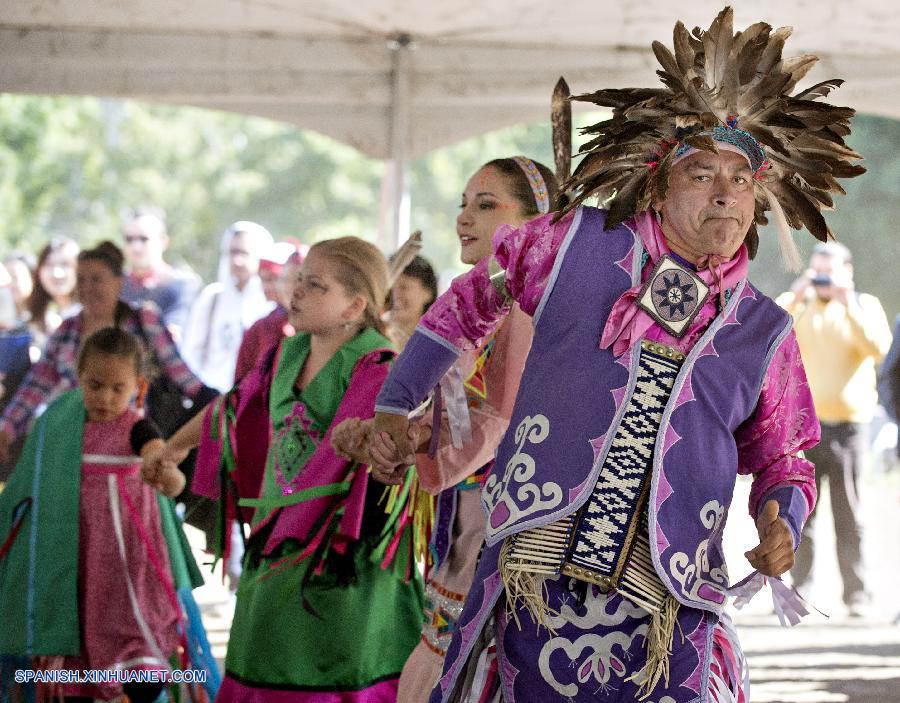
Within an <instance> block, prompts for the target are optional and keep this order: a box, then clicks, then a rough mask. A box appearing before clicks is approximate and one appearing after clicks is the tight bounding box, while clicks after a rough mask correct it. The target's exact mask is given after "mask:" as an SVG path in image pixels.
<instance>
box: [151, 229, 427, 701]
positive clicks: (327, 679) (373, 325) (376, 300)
mask: <svg viewBox="0 0 900 703" xmlns="http://www.w3.org/2000/svg"><path fill="white" fill-rule="evenodd" d="M387 290H388V269H387V263H386V262H385V259H384V257H383V256H382V254H381V253H380V252H379V251H378V249H377V248H375V247H374V246H372V245H371V244H367V243H366V242H363V241H362V240H359V239H356V238H354V237H344V238H341V239H335V240H330V241H326V242H320V243H318V244H316V245H315V246H313V247H312V249H311V250H310V252H309V255H308V256H307V258H306V260H305V261H304V262H303V264H302V267H301V271H300V275H299V280H298V284H297V286H296V288H295V291H294V296H293V299H292V301H291V306H290V321H291V324H292V325H293V326H294V327H295V328H296V329H297V331H298V334H297V335H296V336H294V337H292V338H289V339H285V340H283V341H282V342H281V343H280V344H279V345H278V347H276V348H275V349H273V350H272V352H271V353H270V354H269V355H268V358H267V361H266V362H264V363H263V364H261V365H260V367H259V368H257V369H255V371H254V372H253V373H251V374H250V375H249V376H248V377H246V378H245V379H244V380H243V381H242V382H241V383H240V384H239V385H238V386H236V387H235V388H234V389H233V390H232V391H230V392H229V393H227V394H226V395H224V396H222V397H221V398H220V399H219V400H218V401H216V402H215V403H213V404H211V406H210V407H209V408H208V409H207V411H206V413H204V414H203V415H202V416H198V418H197V419H195V420H194V421H192V422H191V423H189V424H188V425H185V426H184V427H183V428H182V429H181V430H180V431H179V432H178V433H177V434H176V435H175V436H173V437H172V438H171V439H170V440H169V442H168V444H167V446H166V448H165V449H164V450H163V451H162V452H161V453H159V454H157V455H155V456H154V457H152V458H150V459H148V460H147V461H145V464H144V471H145V477H146V478H147V480H150V481H153V482H155V483H157V484H158V485H160V486H165V485H167V483H168V481H170V480H177V475H175V473H174V471H175V469H173V468H172V464H171V461H173V460H175V461H177V460H178V459H180V458H181V456H182V455H184V454H185V453H186V452H187V451H188V450H189V449H190V448H192V447H194V446H197V445H198V444H199V445H200V456H199V458H198V469H197V474H196V476H195V478H194V483H193V489H194V491H195V492H198V493H201V494H206V495H211V496H216V497H218V496H219V495H221V496H223V501H222V506H223V507H222V519H221V520H220V523H221V524H223V525H225V524H228V523H229V522H230V521H229V519H228V518H229V517H230V514H231V511H232V507H231V506H233V505H234V503H235V501H234V497H239V498H242V500H240V506H241V507H240V508H239V510H241V511H242V512H244V515H245V517H246V512H245V511H247V510H252V511H253V513H252V517H251V518H250V523H251V531H250V537H249V540H248V542H247V550H246V555H245V558H244V571H243V575H242V576H241V581H240V585H239V587H238V592H237V604H236V608H235V617H234V621H233V623H232V628H231V636H230V639H229V644H228V654H227V656H226V660H225V668H226V676H225V681H224V682H223V685H222V687H221V689H220V691H219V695H218V698H217V700H218V701H241V702H242V703H254V702H256V701H260V702H262V701H267V702H268V701H275V702H276V703H324V702H325V701H329V702H334V703H338V702H340V703H357V702H363V701H364V702H366V703H368V702H370V701H377V702H381V701H385V702H387V701H394V700H395V698H396V690H397V679H398V677H399V675H400V671H401V670H402V668H403V663H404V662H405V660H406V658H407V656H408V655H409V653H410V652H411V651H412V649H413V648H414V647H415V645H416V642H417V640H418V633H419V628H420V625H421V607H422V587H421V582H420V579H419V575H418V572H417V570H416V568H415V563H414V560H413V559H412V556H411V555H412V534H411V533H412V529H411V523H412V520H411V516H410V506H409V498H408V494H409V485H408V484H407V485H404V486H403V487H401V489H400V491H395V493H394V495H393V496H391V500H389V501H383V500H382V498H383V497H384V487H383V486H381V485H380V484H378V483H377V482H375V481H374V480H373V479H371V478H370V477H369V473H368V470H367V467H365V466H360V465H358V464H355V463H353V462H351V461H350V460H347V459H344V458H342V457H340V456H338V455H337V454H335V452H334V450H333V449H332V447H331V442H330V436H331V430H332V428H333V427H334V426H336V425H337V424H338V423H340V422H341V421H342V420H343V419H345V418H348V417H367V416H371V414H372V408H373V406H374V400H375V396H376V395H377V393H378V390H379V389H380V387H381V384H382V382H383V380H384V378H385V377H386V375H387V372H388V367H389V364H390V361H391V359H392V358H393V352H392V351H391V350H390V343H389V342H388V340H387V339H386V338H385V336H384V334H383V329H382V324H381V320H380V308H381V306H382V304H383V302H384V300H385V298H386V293H387ZM167 460H168V462H169V463H166V461H167ZM388 508H390V512H388ZM223 544H227V541H223Z"/></svg>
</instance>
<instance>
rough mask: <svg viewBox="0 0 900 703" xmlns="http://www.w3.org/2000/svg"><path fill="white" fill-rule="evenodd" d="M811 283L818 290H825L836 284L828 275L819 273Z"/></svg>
mask: <svg viewBox="0 0 900 703" xmlns="http://www.w3.org/2000/svg"><path fill="white" fill-rule="evenodd" d="M810 283H812V284H813V285H814V286H816V287H817V288H825V287H826V286H830V285H831V284H832V283H834V280H833V279H832V278H831V276H829V275H828V274H827V273H817V274H816V275H815V276H813V277H812V279H810Z"/></svg>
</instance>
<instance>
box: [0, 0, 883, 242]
mask: <svg viewBox="0 0 900 703" xmlns="http://www.w3.org/2000/svg"><path fill="white" fill-rule="evenodd" d="M721 6H722V4H721V2H718V1H713V0H697V1H696V2H693V3H690V4H689V5H685V6H682V7H675V6H673V4H672V3H669V2H665V1H664V0H643V1H641V2H637V1H636V0H619V1H618V2H603V1H600V0H570V1H569V2H567V3H553V2H547V0H543V1H539V0H492V1H488V2H485V1H484V0H455V1H454V2H452V3H442V2H440V0H431V1H428V0H330V1H326V2H323V1H322V0H191V1H190V2H184V1H183V0H15V1H13V2H7V3H3V4H2V5H0V91H4V92H19V93H49V94H70V95H102V96H110V97H121V98H135V99H142V100H152V101H164V102H171V103H181V104H187V105H195V106H200V107H206V108H216V109H223V110H230V111H235V112H242V113H247V114H253V115H261V116H266V117H271V118H274V119H279V120H284V121H287V122H291V123H294V124H296V125H298V126H300V127H304V128H308V129H313V130H316V131H319V132H321V133H323V134H326V135H328V136H331V137H333V138H335V139H338V140H340V141H342V142H345V143H347V144H350V145H352V146H354V147H356V148H357V149H359V150H360V151H361V152H363V153H365V154H368V155H370V156H374V157H379V158H384V159H391V163H392V167H391V168H390V169H389V171H388V173H390V174H391V175H392V178H391V179H390V181H389V182H390V184H391V192H392V195H391V196H390V197H389V199H388V201H389V202H390V203H392V204H393V210H394V213H395V214H394V216H393V218H392V219H393V225H394V226H393V230H394V232H395V233H396V234H397V235H403V234H405V232H406V230H407V229H408V219H407V218H408V215H407V216H404V212H407V213H408V209H406V208H405V207H404V206H403V201H404V198H407V195H406V188H405V185H404V179H405V177H404V173H405V164H406V163H407V161H408V160H409V159H410V158H414V157H417V156H420V155H422V154H425V153H427V152H428V151H430V150H432V149H435V148H437V147H440V146H443V145H446V144H450V143H453V142H455V141H458V140H460V139H464V138H466V137H470V136H473V135H476V134H479V133H482V132H484V131H487V130H491V129H496V128H499V127H503V126H506V125H509V124H514V123H518V122H527V121H535V120H541V119H546V118H547V117H548V115H549V102H550V92H551V90H552V88H553V85H554V83H555V82H556V79H557V78H558V77H559V76H560V75H564V76H565V77H566V78H567V80H568V81H569V84H570V85H571V87H572V91H573V93H578V92H583V91H588V90H593V89H596V88H599V87H605V86H610V87H613V86H619V87H627V86H632V85H650V84H652V83H653V82H654V81H655V77H654V76H653V71H654V70H655V68H656V65H655V59H654V57H653V55H652V53H651V52H650V50H649V44H650V42H651V41H652V40H653V39H661V40H664V41H667V43H668V41H669V40H670V39H671V29H672V25H673V24H674V22H675V20H676V19H681V20H683V21H684V22H685V24H687V25H688V27H692V26H694V25H701V26H707V25H708V24H709V21H710V20H711V19H712V17H713V16H714V15H715V13H716V12H717V11H718V10H719V9H721ZM760 19H762V20H765V21H767V22H769V23H770V24H773V25H776V26H778V25H785V24H786V25H792V26H795V27H796V31H795V34H794V37H793V39H792V40H791V41H790V43H789V44H788V50H789V51H788V53H802V52H807V51H808V52H813V53H816V54H818V55H819V56H820V57H821V59H822V61H821V62H820V64H819V66H818V67H817V68H816V69H815V70H814V72H813V73H812V74H811V75H810V76H809V82H810V83H812V82H815V81H818V80H823V79H824V78H830V77H841V78H845V79H846V80H847V84H846V85H845V86H844V87H843V88H841V90H839V91H838V92H837V93H836V94H835V100H836V101H838V102H840V103H842V104H847V105H851V106H853V107H855V108H857V109H858V110H860V111H865V112H869V113H874V114H878V115H883V116H889V117H895V118H900V70H898V69H900V5H898V4H896V3H885V2H883V1H881V0H854V1H853V2H839V1H838V0H817V1H815V2H812V1H809V0H795V1H794V2H791V3H786V2H784V1H783V0H780V1H778V0H760V1H759V2H755V3H743V4H741V5H740V6H738V7H736V9H735V25H736V26H737V27H741V26H745V25H747V24H750V23H752V22H754V21H758V20H760ZM407 199H408V198H407Z"/></svg>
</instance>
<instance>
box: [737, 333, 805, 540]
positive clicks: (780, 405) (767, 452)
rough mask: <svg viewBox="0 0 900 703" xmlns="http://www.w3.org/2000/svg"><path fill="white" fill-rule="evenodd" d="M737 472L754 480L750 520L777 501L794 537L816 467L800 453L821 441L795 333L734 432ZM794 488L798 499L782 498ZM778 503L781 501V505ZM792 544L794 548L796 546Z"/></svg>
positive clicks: (789, 336)
mask: <svg viewBox="0 0 900 703" xmlns="http://www.w3.org/2000/svg"><path fill="white" fill-rule="evenodd" d="M735 439H736V441H737V447H738V471H739V473H741V474H752V475H753V486H752V488H751V490H750V505H749V508H750V515H751V516H752V517H753V518H754V519H756V517H757V515H758V514H759V511H760V510H761V509H762V506H763V505H764V504H765V501H766V500H768V499H769V498H774V499H775V500H778V502H779V505H780V506H781V507H782V508H783V509H784V510H785V511H786V514H785V515H783V517H785V520H786V522H788V524H789V525H791V522H793V523H794V524H793V525H791V530H792V531H794V530H795V529H796V531H797V534H799V532H800V530H801V529H802V527H803V523H804V522H805V521H806V518H807V516H808V515H809V512H810V511H811V510H812V508H813V506H814V505H815V502H816V482H815V467H814V466H813V464H812V463H811V462H810V461H808V460H806V459H805V458H804V457H803V456H802V454H801V452H802V451H803V450H804V449H810V448H811V447H814V446H815V445H816V444H817V443H818V441H819V420H818V418H817V417H816V411H815V408H814V407H813V401H812V395H811V394H810V390H809V384H808V383H807V381H806V372H805V371H804V370H803V363H802V362H801V360H800V349H799V348H798V346H797V339H796V336H795V335H794V332H793V330H792V331H790V332H789V333H788V334H787V335H786V336H785V337H784V339H783V340H782V341H781V343H780V344H779V346H778V348H777V349H776V350H775V352H774V354H773V356H772V361H771V363H770V364H769V367H768V369H767V370H766V374H765V377H764V379H763V383H762V388H761V389H760V395H759V400H758V401H757V405H756V411H755V412H754V414H753V416H752V417H750V419H749V420H747V421H746V422H745V423H744V424H743V425H741V426H740V427H739V428H738V431H737V433H736V437H735ZM782 488H789V489H795V490H792V491H791V493H792V494H793V493H797V492H799V495H800V496H801V497H802V500H800V499H798V498H797V497H796V496H794V495H788V494H787V493H782V492H781V490H780V489H782ZM782 500H784V501H785V502H784V503H782ZM795 544H796V543H795Z"/></svg>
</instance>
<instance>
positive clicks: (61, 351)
mask: <svg viewBox="0 0 900 703" xmlns="http://www.w3.org/2000/svg"><path fill="white" fill-rule="evenodd" d="M134 312H135V314H134V315H126V316H125V318H124V319H123V320H122V323H121V325H120V327H121V328H122V329H123V330H125V331H126V332H131V334H133V335H135V336H136V337H137V338H138V339H139V340H140V341H141V342H142V344H143V347H144V353H145V354H146V355H147V361H149V364H150V366H151V367H154V368H155V372H156V373H162V374H164V375H165V376H167V377H168V378H169V380H170V381H172V383H174V384H175V386H176V387H177V388H178V389H179V390H180V391H181V392H182V393H183V394H184V395H186V396H188V397H190V398H194V397H196V396H197V394H198V393H199V392H200V390H201V389H202V388H203V384H202V383H201V381H200V379H199V378H197V376H195V375H194V373H193V371H191V370H190V369H189V368H188V366H187V364H185V363H184V361H182V359H181V356H180V355H179V353H178V348H177V347H176V346H175V341H174V340H173V339H172V335H171V334H170V333H169V331H168V329H166V327H165V325H164V324H163V323H162V318H161V316H160V312H159V308H157V307H156V305H154V304H153V303H151V302H145V303H144V304H142V305H141V306H140V307H138V308H134ZM138 320H140V322H138ZM81 342H82V339H81V315H74V316H73V317H70V318H67V319H65V320H63V322H62V324H61V325H60V326H59V327H58V328H57V329H56V331H55V332H54V333H53V334H52V335H51V336H50V338H49V339H48V340H47V345H46V346H45V347H44V352H43V354H42V356H41V360H40V361H38V363H37V364H35V365H34V366H32V367H31V370H30V371H29V372H28V375H27V376H26V377H25V380H24V381H22V384H21V385H20V386H19V388H18V390H17V391H16V394H15V395H14V396H13V398H12V400H10V402H9V405H7V406H6V409H5V410H4V411H3V416H2V417H0V431H4V432H7V433H9V434H10V435H11V436H12V437H14V438H17V437H21V436H23V435H24V434H25V433H26V432H27V430H28V426H29V424H30V422H31V421H32V420H33V419H34V418H35V417H36V415H37V411H38V410H39V408H40V407H41V406H44V405H47V404H49V403H51V402H53V401H54V400H55V399H56V398H57V397H58V396H60V395H61V394H62V393H64V392H66V391H68V390H71V389H72V388H75V387H76V386H77V385H78V353H79V351H80V350H81ZM149 375H150V376H151V378H152V376H153V372H152V371H151V372H150V374H149Z"/></svg>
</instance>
